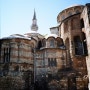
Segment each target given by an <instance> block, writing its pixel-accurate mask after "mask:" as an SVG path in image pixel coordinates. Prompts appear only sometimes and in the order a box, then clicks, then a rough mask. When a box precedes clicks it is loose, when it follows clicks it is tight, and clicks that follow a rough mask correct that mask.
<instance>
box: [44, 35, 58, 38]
mask: <svg viewBox="0 0 90 90" xmlns="http://www.w3.org/2000/svg"><path fill="white" fill-rule="evenodd" d="M49 37H54V38H57V37H59V36H58V35H56V34H48V35H46V36H45V38H46V39H47V38H49Z"/></svg>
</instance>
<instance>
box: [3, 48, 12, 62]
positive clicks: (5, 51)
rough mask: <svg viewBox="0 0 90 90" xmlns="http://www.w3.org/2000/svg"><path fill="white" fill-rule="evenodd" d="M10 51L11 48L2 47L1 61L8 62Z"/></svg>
mask: <svg viewBox="0 0 90 90" xmlns="http://www.w3.org/2000/svg"><path fill="white" fill-rule="evenodd" d="M10 51H11V48H4V55H3V59H4V60H3V63H9V62H10Z"/></svg>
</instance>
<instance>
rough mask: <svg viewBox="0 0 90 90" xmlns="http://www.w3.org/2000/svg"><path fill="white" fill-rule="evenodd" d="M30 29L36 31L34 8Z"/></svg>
mask: <svg viewBox="0 0 90 90" xmlns="http://www.w3.org/2000/svg"><path fill="white" fill-rule="evenodd" d="M31 30H32V31H36V32H37V30H38V26H37V19H36V12H35V10H34V15H33V19H32V25H31Z"/></svg>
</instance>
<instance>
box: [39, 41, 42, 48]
mask: <svg viewBox="0 0 90 90" xmlns="http://www.w3.org/2000/svg"><path fill="white" fill-rule="evenodd" d="M41 47H42V42H41V41H39V42H38V49H40V48H41Z"/></svg>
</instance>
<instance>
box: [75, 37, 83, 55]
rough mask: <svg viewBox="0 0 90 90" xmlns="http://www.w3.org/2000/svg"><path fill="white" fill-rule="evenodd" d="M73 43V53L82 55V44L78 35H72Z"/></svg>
mask: <svg viewBox="0 0 90 90" xmlns="http://www.w3.org/2000/svg"><path fill="white" fill-rule="evenodd" d="M74 44H75V55H83V54H84V52H83V44H82V42H81V40H80V36H75V37H74Z"/></svg>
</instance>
